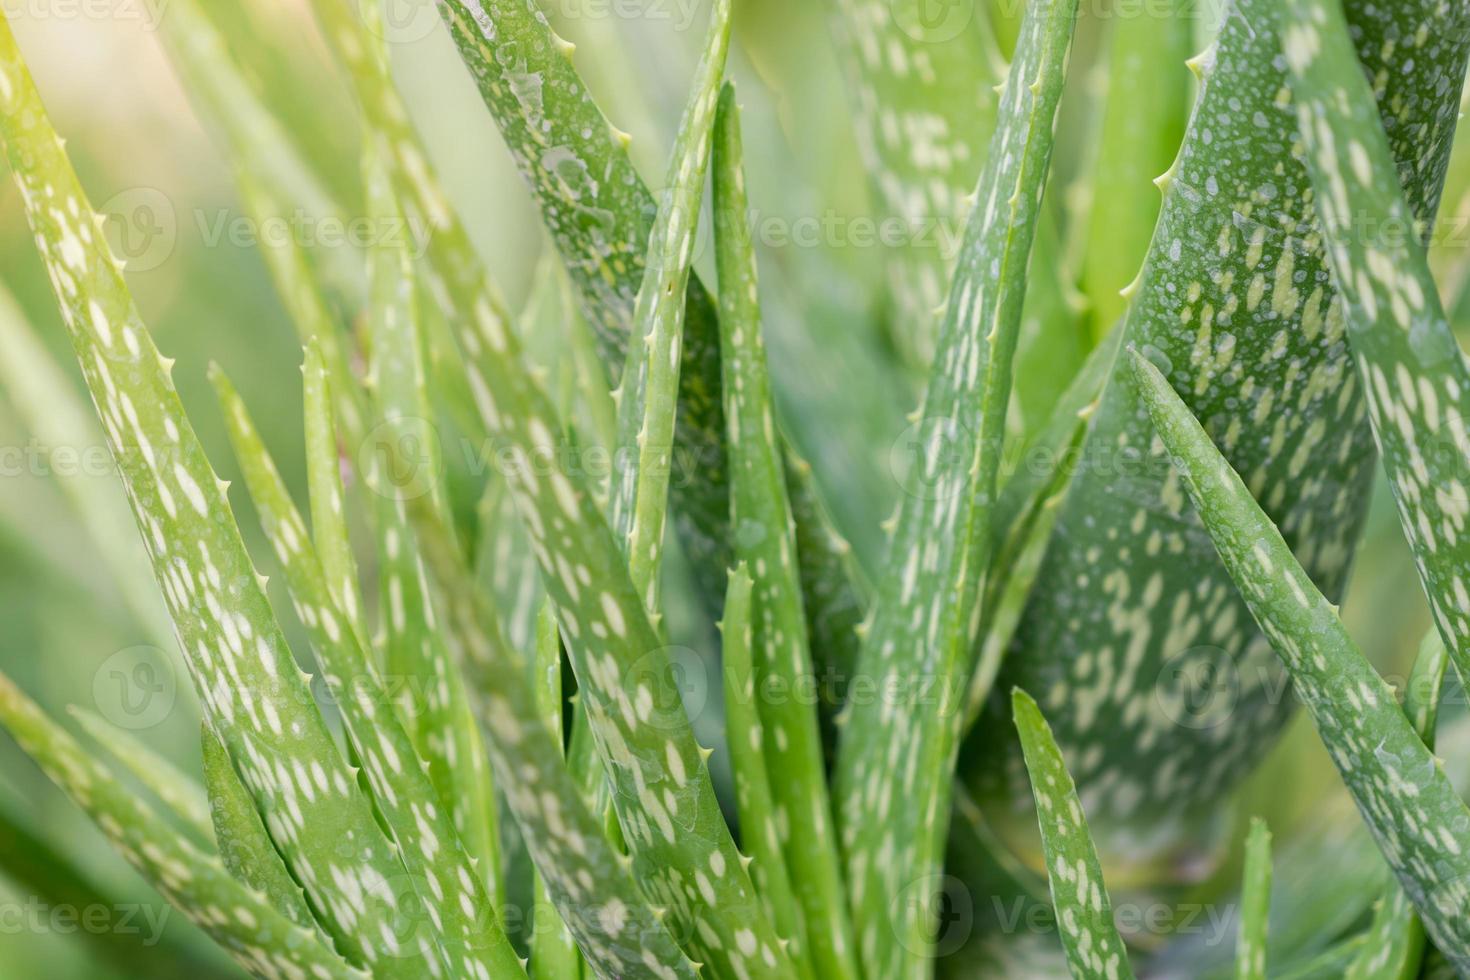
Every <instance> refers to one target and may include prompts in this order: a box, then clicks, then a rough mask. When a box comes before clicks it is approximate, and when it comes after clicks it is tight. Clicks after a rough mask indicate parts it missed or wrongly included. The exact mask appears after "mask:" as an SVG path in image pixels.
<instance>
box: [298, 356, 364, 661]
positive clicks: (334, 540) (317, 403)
mask: <svg viewBox="0 0 1470 980" xmlns="http://www.w3.org/2000/svg"><path fill="white" fill-rule="evenodd" d="M301 374H302V379H303V384H302V392H303V400H304V402H305V405H306V409H305V416H306V427H305V428H306V463H307V465H306V481H307V488H308V491H309V493H310V497H311V540H312V544H313V545H314V546H315V547H316V553H317V558H318V559H319V560H320V561H321V565H322V574H323V575H325V576H326V580H327V590H328V592H329V593H330V595H331V597H332V603H333V604H334V605H335V606H336V607H337V608H338V609H340V610H341V611H342V615H343V616H344V617H345V618H346V620H347V624H348V626H349V627H350V628H351V629H352V631H353V632H354V633H356V634H357V641H358V644H359V645H362V646H364V648H366V637H367V634H366V632H364V630H363V625H362V608H361V605H362V604H361V600H359V598H358V590H359V585H358V580H357V558H356V557H355V556H354V555H353V553H352V544H351V542H350V540H349V539H348V531H347V508H346V500H347V491H346V488H345V487H343V485H342V464H341V458H342V453H341V451H340V449H339V448H338V446H337V426H336V421H335V417H334V414H333V412H332V406H331V403H330V402H329V401H328V399H330V398H331V397H332V389H331V387H330V386H329V385H328V382H327V369H326V361H325V360H324V357H323V354H322V344H321V341H320V340H319V339H318V338H315V337H313V338H311V339H310V340H309V341H308V342H307V348H306V361H305V363H304V364H303V365H302V369H301Z"/></svg>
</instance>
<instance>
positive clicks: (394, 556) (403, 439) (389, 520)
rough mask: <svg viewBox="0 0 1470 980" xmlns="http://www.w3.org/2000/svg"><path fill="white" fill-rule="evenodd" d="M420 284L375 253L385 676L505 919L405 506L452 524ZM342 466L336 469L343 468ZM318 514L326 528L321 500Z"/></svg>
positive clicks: (367, 475)
mask: <svg viewBox="0 0 1470 980" xmlns="http://www.w3.org/2000/svg"><path fill="white" fill-rule="evenodd" d="M363 167H364V174H363V180H364V184H365V185H366V187H367V196H368V210H369V213H370V214H371V215H373V216H374V218H375V220H377V221H383V222H386V221H392V220H398V219H399V218H400V217H401V216H400V215H399V212H398V206H397V203H396V202H395V200H394V198H393V194H392V188H391V187H390V186H389V182H388V179H387V175H386V174H385V173H384V172H383V170H382V167H381V166H380V165H379V161H378V160H377V159H376V157H374V156H372V155H371V154H368V155H367V156H366V158H365V160H364V165H363ZM414 281H415V280H414V276H413V270H412V267H411V264H410V262H409V256H408V254H407V251H406V250H405V249H403V248H402V247H400V246H398V245H396V244H394V243H392V242H387V241H385V242H378V243H375V244H374V245H372V246H371V247H370V250H369V268H368V289H369V295H370V297H371V303H370V307H369V308H370V311H371V312H370V315H369V321H370V328H369V329H370V337H371V345H370V346H371V350H372V367H371V378H370V380H371V388H372V391H373V395H374V406H373V408H374V412H373V417H374V418H375V420H376V421H375V424H374V426H373V429H372V432H371V434H370V436H369V440H370V441H369V443H368V444H367V445H365V446H363V447H362V448H361V449H360V450H359V452H358V460H357V462H358V464H359V466H360V467H361V471H362V479H363V482H364V485H365V489H366V490H367V494H368V497H369V499H370V500H371V501H372V503H373V505H374V507H375V509H376V511H377V520H376V522H375V525H376V531H377V550H378V591H379V614H380V618H381V631H380V636H381V645H382V655H383V670H384V673H385V676H386V678H387V680H388V682H389V685H390V687H391V688H392V689H393V691H394V692H396V697H395V701H396V703H397V704H398V707H399V714H400V717H402V719H403V723H404V727H405V728H406V729H408V733H409V737H410V738H411V739H412V740H413V743H414V747H415V748H417V749H418V752H419V757H420V758H422V759H423V760H424V762H425V763H427V764H428V769H429V779H430V781H431V782H432V783H433V784H434V789H435V790H436V791H437V792H438V794H439V795H438V798H439V805H440V806H442V807H443V808H444V809H445V810H446V811H447V812H448V813H449V814H450V815H451V818H452V819H453V821H454V828H455V830H456V832H458V834H459V838H460V840H461V841H463V842H464V845H465V848H466V849H467V850H468V851H469V854H470V856H471V857H472V858H473V859H474V860H475V862H476V863H477V871H478V873H479V877H480V878H481V880H483V881H484V882H485V885H486V889H487V894H488V897H489V899H490V901H491V903H492V904H494V905H496V906H497V907H498V899H499V892H500V871H501V867H500V846H499V834H498V832H497V829H496V806H495V789H494V785H493V782H492V780H491V776H490V766H489V760H488V759H487V758H486V757H485V746H484V741H483V740H482V739H481V737H480V730H479V727H478V725H477V724H476V723H475V718H474V713H473V711H472V709H471V706H470V702H469V699H468V697H467V695H466V693H465V687H464V678H463V677H462V676H461V674H460V671H459V668H458V667H457V666H456V665H455V664H454V662H453V661H452V659H451V657H450V654H449V651H448V649H447V647H446V646H445V643H444V639H443V637H442V636H441V635H440V633H439V629H438V622H437V616H436V611H435V609H434V603H433V596H432V594H431V592H430V590H429V585H428V581H427V576H426V574H425V571H424V568H423V562H422V559H421V558H420V556H419V547H418V539H417V536H416V533H415V531H414V529H413V526H412V524H411V523H410V521H409V517H408V510H407V507H406V504H405V500H406V498H407V497H409V496H411V495H427V496H429V497H430V499H431V500H433V502H434V504H435V506H437V507H438V508H439V509H440V512H441V513H442V514H443V515H444V516H445V518H446V520H447V518H448V515H449V507H448V503H447V501H446V500H445V498H444V493H445V491H444V487H443V481H442V480H440V479H438V477H439V474H440V467H439V463H440V455H439V444H438V438H437V433H436V432H435V430H434V428H433V422H432V421H431V420H432V418H433V415H432V413H431V411H430V409H429V400H428V395H427V393H426V388H425V385H426V380H425V374H426V371H425V367H424V356H423V346H422V344H423V339H422V336H421V334H420V332H419V330H418V326H419V319H418V304H417V303H416V302H415V292H414ZM327 381H328V378H327V376H326V374H325V372H324V371H323V370H322V365H321V363H320V361H319V359H317V360H315V361H314V359H313V358H311V357H308V360H307V366H306V384H307V391H308V392H311V391H312V390H313V389H322V388H324V387H325V386H326V383H327ZM311 402H314V403H315V411H308V419H311V418H313V417H314V418H316V419H318V420H324V419H326V418H327V405H328V404H329V402H328V401H327V400H326V399H325V398H324V397H322V396H321V395H318V396H316V397H314V398H312V399H311ZM312 424H313V423H309V426H310V425H312ZM315 425H316V427H317V428H322V429H325V430H326V432H325V433H324V436H325V437H333V438H334V436H333V434H332V431H331V429H332V427H331V426H329V425H322V424H321V422H320V421H319V422H317V423H315ZM397 450H402V451H403V456H402V458H405V459H408V460H409V466H408V467H407V468H403V467H400V466H398V465H395V462H394V460H395V459H396V458H399V457H398V455H397ZM331 462H332V463H333V464H335V462H336V460H335V457H333V458H332V459H331ZM321 482H325V480H323V481H321ZM312 509H313V514H312V518H313V524H314V525H315V524H316V520H317V518H316V510H317V500H316V493H315V488H313V493H312ZM314 530H315V527H314ZM344 543H345V542H344ZM329 581H330V579H329Z"/></svg>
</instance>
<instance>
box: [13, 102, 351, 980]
mask: <svg viewBox="0 0 1470 980" xmlns="http://www.w3.org/2000/svg"><path fill="white" fill-rule="evenodd" d="M6 80H7V81H9V80H10V79H9V76H6ZM0 724H3V725H4V726H5V728H6V729H8V730H9V732H10V734H11V735H13V736H14V737H15V740H16V741H17V742H18V743H20V746H21V748H22V749H24V750H25V752H26V754H27V755H29V756H30V757H31V758H33V759H34V760H35V761H36V763H37V764H38V765H40V766H41V768H42V769H44V770H45V772H46V775H47V776H49V777H50V778H51V781H52V782H54V783H56V785H57V786H59V787H61V788H62V789H63V790H65V791H66V793H67V795H68V796H70V797H71V798H72V800H74V801H75V802H76V804H77V805H78V806H80V807H81V808H82V809H84V810H86V811H87V815H88V816H90V817H91V818H92V819H93V821H95V822H96V824H97V826H98V827H100V828H102V831H103V833H105V834H106V835H107V837H108V839H109V840H111V841H112V844H113V846H114V847H116V848H117V850H118V851H119V852H120V853H121V854H122V855H123V856H124V857H126V858H127V859H128V862H129V863H130V864H132V865H133V867H134V868H136V869H137V870H138V872H139V873H140V874H141V875H143V877H144V878H146V879H147V880H148V882H149V884H151V885H153V887H155V888H157V889H158V891H159V893H160V894H162V895H163V896H164V897H165V898H167V899H168V900H169V901H170V902H171V903H172V904H173V905H174V906H175V907H177V908H178V909H179V911H181V912H182V913H184V915H186V916H187V917H188V918H189V920H190V921H191V922H193V923H194V924H195V925H197V926H199V928H201V929H203V930H204V931H205V932H206V933H207V934H208V935H209V936H210V938H211V939H213V940H214V941H215V942H217V943H218V944H219V945H220V946H222V947H224V949H225V950H227V951H228V952H229V953H230V954H231V955H232V956H233V957H234V958H235V960H236V961H237V962H238V963H239V964H240V965H241V966H243V967H244V968H245V969H246V970H248V971H250V972H251V973H253V974H254V975H255V976H258V977H288V976H320V977H365V976H366V974H364V973H360V972H358V971H356V970H353V969H352V968H351V967H349V966H348V965H347V964H346V963H345V962H343V961H342V959H341V958H340V957H338V956H337V954H336V953H334V952H333V951H332V950H331V949H330V948H328V947H327V946H326V945H325V944H323V943H322V942H321V941H320V939H319V938H318V937H317V935H316V934H315V933H314V932H311V931H308V930H306V929H303V928H302V927H301V926H299V925H296V924H295V923H293V922H291V920H290V919H288V918H287V917H286V916H285V915H283V914H282V913H281V912H279V911H277V910H276V909H275V908H274V907H273V906H272V905H270V904H269V902H268V901H267V900H266V896H265V895H263V894H261V893H260V892H257V891H255V890H254V889H251V888H248V887H246V886H244V885H242V884H241V883H240V882H238V881H236V880H235V879H234V878H232V877H230V874H229V872H227V871H226V870H225V869H224V867H223V866H222V865H221V864H220V863H219V861H218V860H216V859H215V858H213V857H211V856H210V855H208V854H205V853H203V852H202V851H200V850H198V849H197V848H196V847H195V846H194V845H193V844H190V843H189V842H188V841H187V840H186V839H185V838H183V837H180V836H179V834H177V833H176V832H174V831H173V830H172V829H170V828H169V826H168V824H167V823H166V822H165V821H164V820H163V819H162V818H161V817H160V815H159V814H157V813H155V812H153V810H151V809H150V808H149V807H148V806H146V805H145V804H143V803H142V802H140V801H139V800H138V799H136V798H135V797H133V796H132V795H131V794H130V793H129V792H128V790H127V788H126V787H124V786H123V785H122V784H121V783H120V782H118V780H117V779H116V777H114V776H113V775H112V774H111V773H109V772H108V771H107V769H106V768H105V767H104V766H102V765H101V764H100V763H98V762H97V761H96V760H95V759H93V758H92V757H91V755H90V754H89V753H88V752H87V751H86V750H85V749H83V748H82V747H81V746H80V745H79V744H77V742H76V740H75V739H73V738H72V737H71V736H70V735H68V734H67V733H66V731H65V730H63V729H62V728H61V727H60V726H59V725H57V724H56V723H55V722H53V721H52V720H51V719H49V718H47V717H46V715H45V713H43V712H42V711H41V709H40V708H39V707H38V706H37V705H36V704H35V702H33V701H31V700H30V699H29V698H27V697H26V696H25V695H24V694H22V693H21V691H20V689H19V688H17V687H16V686H15V685H14V684H13V683H12V682H11V680H10V679H9V678H8V677H5V676H4V675H0Z"/></svg>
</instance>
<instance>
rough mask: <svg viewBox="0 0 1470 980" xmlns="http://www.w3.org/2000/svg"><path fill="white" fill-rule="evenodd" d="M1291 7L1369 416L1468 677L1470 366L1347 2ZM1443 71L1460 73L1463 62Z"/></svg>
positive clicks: (1445, 24) (1306, 123)
mask: <svg viewBox="0 0 1470 980" xmlns="http://www.w3.org/2000/svg"><path fill="white" fill-rule="evenodd" d="M1287 10H1288V13H1287V24H1288V26H1287V28H1286V32H1285V34H1284V36H1283V38H1282V43H1283V48H1284V50H1285V51H1286V57H1287V61H1288V63H1289V64H1290V67H1291V71H1292V90H1293V92H1294V93H1295V95H1296V99H1297V113H1298V118H1299V119H1300V122H1301V130H1302V139H1303V142H1304V143H1305V144H1306V158H1307V167H1308V170H1310V171H1311V174H1312V180H1313V184H1314V186H1315V187H1316V188H1317V192H1318V193H1317V197H1318V201H1319V204H1318V212H1319V214H1320V216H1321V219H1322V226H1323V232H1324V234H1325V237H1326V239H1327V254H1328V258H1329V259H1330V261H1331V264H1332V271H1333V281H1334V282H1335V283H1336V284H1337V287H1338V289H1339V290H1340V291H1341V294H1342V297H1343V302H1344V307H1345V310H1346V316H1347V321H1348V338H1349V341H1350V343H1351V345H1352V349H1353V354H1354V358H1355V360H1356V361H1357V363H1358V369H1359V377H1360V383H1361V385H1362V387H1363V388H1364V390H1365V391H1366V392H1367V395H1368V411H1369V418H1370V419H1371V420H1372V423H1373V432H1374V435H1375V437H1376V439H1377V442H1378V447H1379V451H1380V452H1381V453H1382V455H1383V460H1384V465H1385V468H1386V469H1387V471H1388V474H1389V479H1390V481H1391V482H1392V484H1393V488H1394V496H1395V499H1396V500H1397V501H1398V505H1399V516H1400V519H1401V522H1402V524H1403V527H1404V533H1405V535H1406V536H1407V537H1408V539H1409V542H1410V544H1411V545H1412V546H1413V549H1414V556H1415V560H1416V563H1417V564H1418V566H1419V572H1420V576H1421V578H1422V579H1423V582H1424V590H1425V592H1426V593H1428V595H1429V601H1430V605H1431V607H1432V608H1433V610H1434V615H1435V622H1436V624H1437V625H1438V626H1439V630H1440V635H1441V636H1442V637H1443V638H1444V641H1445V644H1446V646H1448V648H1449V650H1450V653H1451V654H1452V655H1453V656H1454V658H1455V666H1456V668H1457V669H1458V670H1459V673H1460V676H1461V677H1470V593H1467V591H1466V589H1467V587H1470V582H1467V579H1466V569H1467V567H1470V536H1467V535H1465V533H1464V532H1465V519H1466V516H1467V514H1470V458H1467V453H1470V436H1467V435H1466V429H1465V419H1466V418H1467V417H1470V365H1467V364H1466V361H1465V357H1464V354H1463V353H1462V352H1461V350H1460V346H1459V344H1458V343H1457V341H1456V340H1455V336H1454V334H1453V333H1452V332H1451V330H1450V326H1449V321H1448V320H1447V319H1446V317H1445V314H1444V309H1443V307H1442V306H1441V305H1440V301H1439V292H1438V289H1437V288H1436V286H1435V283H1434V279H1433V277H1432V276H1431V275H1430V272H1429V264H1428V261H1427V258H1426V255H1425V251H1424V248H1423V246H1422V244H1421V243H1420V241H1419V238H1418V235H1417V232H1416V231H1415V229H1414V215H1413V212H1411V211H1410V208H1409V203H1408V202H1407V201H1406V200H1405V197H1404V193H1403V190H1402V188H1401V186H1400V184H1399V173H1398V169H1397V166H1396V165H1395V162H1394V158H1393V153H1392V149H1391V147H1390V145H1389V143H1388V140H1387V138H1386V136H1385V135H1384V132H1383V130H1382V127H1381V126H1380V124H1379V121H1378V119H1377V115H1376V112H1375V111H1374V102H1373V95H1374V93H1373V90H1372V88H1371V87H1370V85H1369V82H1368V80H1367V79H1366V78H1364V77H1363V73H1362V71H1361V69H1360V66H1359V65H1358V64H1357V61H1356V59H1355V58H1354V57H1353V49H1352V41H1351V39H1350V37H1349V35H1348V25H1347V21H1346V19H1345V18H1344V16H1343V14H1342V10H1341V8H1340V7H1339V6H1337V4H1336V3H1324V2H1311V3H1307V2H1299V0H1293V2H1291V3H1288V4H1287ZM1466 23H1470V17H1465V16H1463V15H1461V14H1451V13H1450V12H1449V9H1448V8H1445V9H1444V10H1443V11H1441V12H1440V14H1439V16H1438V17H1437V18H1434V19H1432V20H1430V21H1428V22H1426V23H1425V24H1424V27H1425V28H1426V29H1425V30H1423V31H1421V33H1420V34H1419V35H1417V36H1418V37H1420V38H1422V39H1423V40H1422V41H1421V42H1420V46H1421V47H1422V46H1423V44H1427V43H1429V40H1430V38H1437V37H1439V36H1440V32H1441V31H1442V30H1443V31H1449V30H1454V29H1456V26H1457V25H1459V26H1463V25H1464V24H1466ZM1436 43H1447V42H1436ZM1461 50H1462V49H1461ZM1462 53H1463V50H1462ZM1425 54H1426V55H1428V56H1431V57H1432V56H1433V51H1430V52H1425ZM1453 69H1458V75H1450V74H1449V73H1450V71H1452V70H1453ZM1446 73H1447V75H1449V78H1450V79H1451V80H1452V79H1453V78H1456V77H1458V78H1463V75H1464V60H1463V58H1462V59H1461V61H1460V62H1459V63H1458V65H1453V66H1447V69H1446ZM1365 221H1367V222H1371V225H1370V226H1369V227H1366V228H1365V227H1364V222H1365ZM1394 229H1397V231H1395V230H1394Z"/></svg>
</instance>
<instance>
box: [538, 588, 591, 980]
mask: <svg viewBox="0 0 1470 980" xmlns="http://www.w3.org/2000/svg"><path fill="white" fill-rule="evenodd" d="M531 667H532V670H533V671H534V676H535V684H536V693H537V694H538V695H539V698H540V707H541V712H542V717H543V719H544V721H545V724H546V730H547V732H548V733H549V734H550V735H551V740H552V742H553V743H555V744H556V745H558V746H560V745H561V744H562V738H563V735H562V707H563V701H562V692H561V634H560V633H558V632H557V629H556V613H555V612H554V611H553V610H552V609H551V607H550V606H549V605H546V604H543V605H542V607H541V611H540V613H539V614H538V615H537V617H536V658H535V660H534V661H533V662H532V664H531ZM534 892H535V901H534V903H533V906H532V914H533V916H534V918H533V919H532V926H533V931H532V933H531V977H532V978H533V980H562V978H563V977H576V976H577V975H578V974H579V973H580V972H581V969H582V967H581V962H582V960H581V956H580V955H579V954H578V952H577V946H576V943H575V942H574V941H573V939H572V934H571V931H570V930H569V929H567V925H566V923H565V922H563V921H562V920H561V916H560V915H558V914H557V911H556V907H555V906H554V905H552V904H551V902H550V900H549V899H548V897H547V895H546V882H545V881H543V880H542V878H541V876H540V875H539V874H538V875H536V881H535V889H534Z"/></svg>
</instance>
